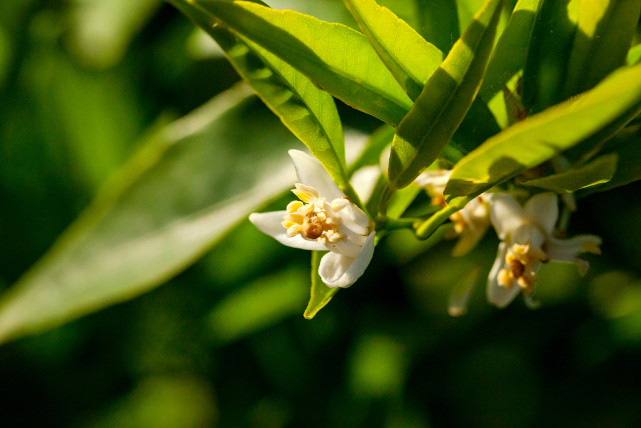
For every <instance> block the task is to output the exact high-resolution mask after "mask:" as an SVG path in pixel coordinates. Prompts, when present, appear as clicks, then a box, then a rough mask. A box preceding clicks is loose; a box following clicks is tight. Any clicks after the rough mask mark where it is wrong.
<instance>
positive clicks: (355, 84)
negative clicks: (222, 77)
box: [171, 0, 412, 125]
mask: <svg viewBox="0 0 641 428" xmlns="http://www.w3.org/2000/svg"><path fill="white" fill-rule="evenodd" d="M171 3H172V4H174V5H176V7H178V8H179V9H181V6H184V5H185V4H188V2H186V0H171ZM193 3H194V4H196V5H198V6H200V7H201V8H202V9H200V10H205V11H206V12H207V13H208V14H211V16H208V17H206V18H198V17H194V16H191V17H192V19H194V20H195V21H196V22H201V21H202V20H203V19H205V20H207V19H208V20H209V22H211V19H212V18H215V19H218V20H220V21H221V22H223V23H224V24H225V25H227V26H228V27H229V28H230V29H232V30H233V31H235V32H237V33H238V34H241V35H243V36H244V37H247V38H248V39H250V40H252V41H253V42H255V43H256V44H258V45H259V46H261V47H262V48H264V49H266V50H268V51H270V52H271V53H273V54H274V55H277V56H279V57H280V58H281V59H283V60H284V61H286V62H287V63H289V64H290V65H292V66H293V67H295V68H296V69H298V70H300V71H301V72H302V73H304V74H305V75H307V76H308V77H309V78H310V79H312V80H313V81H314V82H315V83H316V84H318V85H320V86H321V87H322V88H323V89H325V90H327V91H328V92H330V93H331V94H333V95H334V96H336V97H337V98H339V99H341V100H342V101H344V102H345V103H346V104H348V105H351V106H352V107H354V108H356V109H359V110H362V111H364V112H365V113H368V114H370V115H372V116H374V117H377V118H379V119H381V120H383V121H384V122H387V123H389V124H391V125H396V124H398V123H399V122H400V121H401V119H402V118H403V116H404V115H405V113H406V112H407V111H408V110H409V108H410V107H411V104H412V103H411V101H410V99H409V98H408V97H407V95H405V93H404V92H403V90H402V89H401V87H400V86H399V85H398V83H397V82H396V81H395V80H394V77H393V76H392V74H391V73H390V72H389V70H388V69H387V68H386V67H385V65H384V64H383V63H382V62H381V60H380V58H379V57H378V55H376V52H375V51H374V49H373V48H372V47H371V46H370V45H369V43H368V42H367V39H366V38H365V36H363V35H362V34H361V33H359V32H358V31H355V30H353V29H351V28H349V27H347V26H345V25H342V24H332V23H328V22H324V21H321V20H318V19H316V18H314V17H312V16H308V15H303V14H300V13H298V12H293V11H290V10H284V11H280V10H274V9H270V8H268V7H265V6H262V5H259V4H255V3H251V2H244V1H214V0H200V1H195V2H193Z"/></svg>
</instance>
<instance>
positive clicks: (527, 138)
mask: <svg viewBox="0 0 641 428" xmlns="http://www.w3.org/2000/svg"><path fill="white" fill-rule="evenodd" d="M639 110H641V66H635V67H632V68H628V69H624V70H620V71H618V72H616V73H613V74H612V75H611V76H610V77H608V78H607V79H606V80H604V81H603V82H602V83H601V84H599V85H598V86H597V87H596V88H594V89H592V90H590V91H588V92H585V93H583V94H582V95H579V96H577V97H574V98H573V99H572V100H569V101H566V102H564V103H562V104H559V105H558V106H555V107H551V108H549V109H547V110H545V111H544V112H542V113H539V114H537V115H533V116H530V117H529V118H527V119H526V120H524V121H522V122H519V123H517V124H515V125H513V126H512V127H510V128H508V129H506V130H504V131H503V132H501V133H500V134H498V135H496V136H495V137H492V138H490V139H489V140H488V141H486V142H485V143H484V144H483V145H481V146H480V147H479V148H478V149H476V150H475V151H473V152H472V153H470V154H469V155H467V156H466V157H465V158H463V159H462V160H461V161H460V162H459V163H458V164H457V165H456V166H455V167H454V170H453V172H452V175H451V176H450V181H449V182H448V185H447V188H446V189H445V194H446V196H447V198H448V199H451V198H454V197H456V196H462V195H477V194H480V193H481V192H484V191H485V190H487V189H489V188H491V187H493V186H494V185H496V184H499V183H501V182H503V181H505V180H507V179H509V178H510V177H513V176H514V175H516V174H518V173H519V172H521V171H523V170H525V169H527V168H532V167H534V166H536V165H538V164H540V163H542V162H544V161H546V160H548V159H550V158H551V157H553V156H554V155H556V154H558V153H559V152H561V151H563V150H566V149H568V148H570V147H572V146H574V145H576V144H578V143H580V142H581V141H583V140H585V139H586V138H589V137H591V136H593V135H595V134H611V133H613V132H614V131H616V129H619V128H621V127H622V126H624V125H625V121H623V120H622V118H625V119H626V120H627V121H630V120H632V118H634V117H635V116H636V115H637V114H638V113H639ZM613 124H615V125H616V127H615V128H614V129H612V125H613Z"/></svg>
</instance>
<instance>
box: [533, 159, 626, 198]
mask: <svg viewBox="0 0 641 428" xmlns="http://www.w3.org/2000/svg"><path fill="white" fill-rule="evenodd" d="M617 158H618V156H617V155H616V154H610V155H605V156H601V157H598V158H597V159H594V160H593V161H592V162H590V163H588V164H586V165H584V166H582V167H579V168H573V169H570V170H568V171H564V172H561V173H558V174H552V175H548V176H547V177H541V178H535V179H533V180H528V181H525V182H524V183H523V184H524V185H526V186H531V187H538V188H540V189H545V190H551V191H553V192H555V193H571V192H576V191H577V190H580V189H584V188H586V187H591V186H596V185H597V184H603V183H607V182H608V181H610V180H611V179H612V176H613V175H614V172H615V171H616V169H617Z"/></svg>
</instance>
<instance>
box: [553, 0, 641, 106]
mask: <svg viewBox="0 0 641 428" xmlns="http://www.w3.org/2000/svg"><path fill="white" fill-rule="evenodd" d="M639 14H641V2H640V1H639V0H592V1H583V2H581V7H580V9H579V18H578V27H577V31H576V34H575V36H574V42H573V44H572V48H571V51H570V59H569V61H568V73H567V76H566V79H565V85H564V89H565V97H566V98H568V97H570V96H572V95H575V94H577V93H579V92H583V91H585V90H587V89H590V88H592V87H593V86H594V85H596V84H597V83H599V81H600V80H601V79H603V78H604V77H605V76H607V75H608V74H609V73H610V72H612V71H613V70H614V69H616V68H617V67H620V66H621V65H623V64H624V63H625V59H626V55H627V53H628V50H629V49H630V45H631V44H632V36H633V35H634V33H635V30H636V27H637V23H638V22H639Z"/></svg>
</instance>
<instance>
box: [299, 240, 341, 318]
mask: <svg viewBox="0 0 641 428" xmlns="http://www.w3.org/2000/svg"><path fill="white" fill-rule="evenodd" d="M323 254H324V253H323V252H321V251H312V274H311V275H312V281H311V282H312V288H311V295H310V297H309V303H307V308H306V309H305V313H304V315H303V316H304V317H305V318H307V319H308V320H311V319H312V318H314V317H315V316H316V314H317V313H318V311H320V310H321V309H323V308H324V307H325V305H327V304H328V303H329V301H330V300H332V297H334V295H335V294H336V293H338V290H340V288H338V287H336V288H330V287H328V286H327V285H325V283H324V282H323V281H322V280H321V277H320V275H318V266H320V261H321V258H322V256H323Z"/></svg>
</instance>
